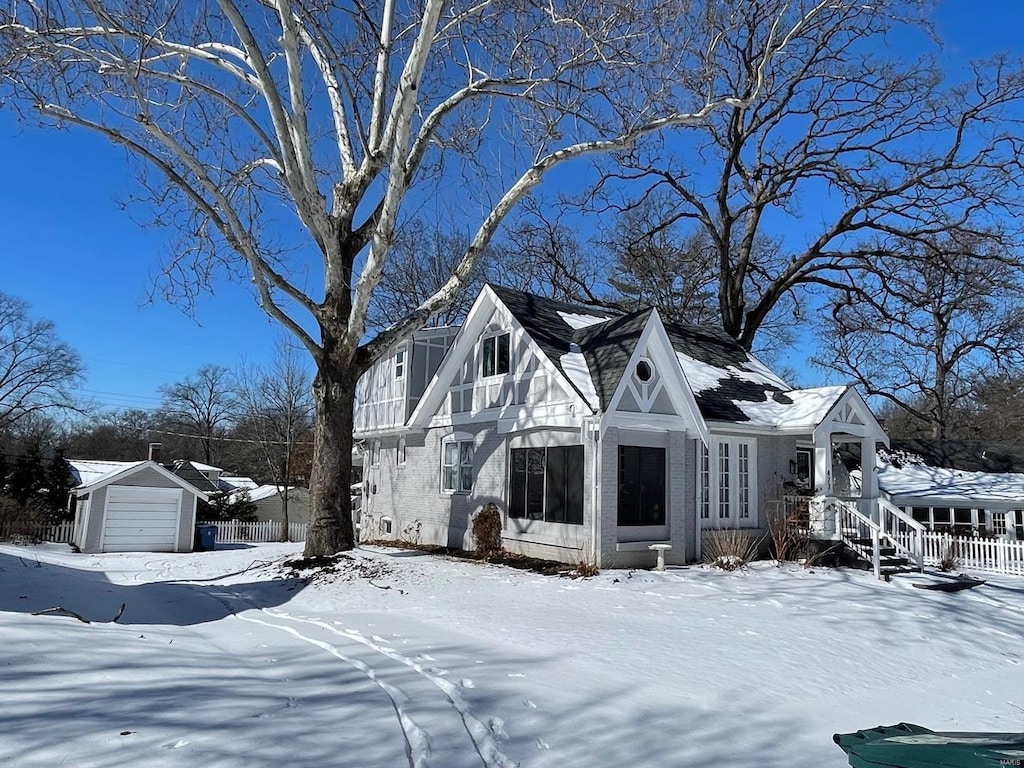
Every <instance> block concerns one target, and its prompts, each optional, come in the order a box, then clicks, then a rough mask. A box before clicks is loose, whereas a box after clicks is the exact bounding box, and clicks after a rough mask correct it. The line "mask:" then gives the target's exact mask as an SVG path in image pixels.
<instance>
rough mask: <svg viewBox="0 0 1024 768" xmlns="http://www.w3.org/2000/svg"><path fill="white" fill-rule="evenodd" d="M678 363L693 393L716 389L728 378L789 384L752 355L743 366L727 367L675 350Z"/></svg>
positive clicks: (774, 384) (775, 384)
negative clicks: (720, 366)
mask: <svg viewBox="0 0 1024 768" xmlns="http://www.w3.org/2000/svg"><path fill="white" fill-rule="evenodd" d="M676 358H677V359H678V360H679V365H681V366H682V368H683V373H684V374H686V380H687V381H688V382H689V384H690V388H691V389H692V390H693V393H694V394H695V395H696V394H699V393H701V392H704V391H705V390H708V389H718V387H719V386H720V385H721V384H722V382H724V381H726V380H728V379H740V380H742V381H749V382H751V383H753V384H766V385H768V386H770V387H778V388H779V389H789V385H788V384H786V382H784V381H783V380H782V379H780V378H779V377H778V376H776V375H775V374H774V373H772V372H771V371H770V370H768V368H767V367H766V366H765V365H764V363H762V362H761V361H759V360H757V359H756V358H754V357H748V358H747V363H746V365H745V368H739V367H737V366H734V365H730V366H728V367H727V368H719V367H718V366H716V365H712V364H711V363H705V362H704V361H703V360H698V359H697V358H695V357H691V356H690V355H688V354H686V353H685V352H678V351H677V352H676Z"/></svg>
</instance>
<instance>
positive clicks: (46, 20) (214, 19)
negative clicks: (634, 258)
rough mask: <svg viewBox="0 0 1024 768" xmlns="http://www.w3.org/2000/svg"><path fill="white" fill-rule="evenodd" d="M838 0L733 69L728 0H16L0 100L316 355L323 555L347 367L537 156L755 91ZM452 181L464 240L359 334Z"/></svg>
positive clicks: (806, 10) (342, 518)
mask: <svg viewBox="0 0 1024 768" xmlns="http://www.w3.org/2000/svg"><path fill="white" fill-rule="evenodd" d="M845 4H846V3H845V2H844V1H843V0H829V2H820V3H819V2H817V0H812V1H810V2H808V1H807V0H795V1H794V2H792V3H790V4H787V5H786V6H784V7H780V9H779V12H778V14H777V17H776V18H775V19H774V20H773V21H772V23H771V24H769V31H768V32H767V33H766V34H764V35H762V36H761V37H759V38H758V39H757V40H756V41H751V43H750V45H749V46H748V47H749V48H750V51H749V63H750V66H751V68H752V69H751V71H750V75H751V78H750V79H749V80H748V81H746V82H744V83H743V87H742V90H734V88H733V84H732V83H731V82H730V81H729V80H728V79H725V78H724V76H723V73H721V72H718V73H715V72H713V71H712V68H711V65H714V64H715V63H716V60H715V58H714V57H713V56H710V55H709V54H710V52H713V51H715V50H716V49H718V48H719V47H721V46H723V45H730V46H731V45H732V43H731V42H730V36H731V34H732V29H733V24H734V16H735V7H734V6H743V5H746V3H736V4H733V3H728V2H724V3H723V2H715V1H714V0H703V1H699V2H697V1H695V2H689V1H688V0H657V1H656V2H655V1H653V0H640V2H632V1H630V2H625V0H614V1H613V0H553V1H552V0H470V1H469V2H464V1H462V0H423V2H420V3H408V2H402V1H399V2H396V0H379V1H378V0H365V1H363V2H359V1H358V0H252V2H247V3H239V2H236V0H183V1H181V0H175V1H174V2H169V1H168V0H48V1H47V2H45V3H44V2H38V1H37V0H10V2H7V3H5V4H4V6H3V9H2V10H0V100H3V102H4V103H5V105H6V108H10V109H16V110H19V111H20V112H21V114H23V115H25V116H26V117H28V118H31V117H33V116H37V117H38V118H39V119H40V120H41V121H42V122H43V123H44V124H46V125H51V126H54V127H66V126H74V127H81V128H85V129H88V130H92V131H95V132H98V133H100V134H102V135H103V136H105V137H107V138H108V139H109V140H111V141H112V142H114V143H115V144H117V145H119V146H121V147H123V148H124V149H125V150H126V151H127V154H128V156H129V158H130V160H131V161H134V162H132V165H133V166H134V167H135V168H136V169H137V170H138V171H139V179H140V182H141V183H140V185H139V189H141V190H143V191H145V193H146V194H145V195H144V197H145V198H146V202H147V204H148V205H149V206H150V207H149V209H148V210H152V211H153V212H154V218H156V219H157V220H159V221H160V222H161V223H164V224H166V225H169V226H170V227H171V228H172V231H173V232H174V233H175V234H176V235H177V237H178V240H179V242H177V243H176V244H175V246H174V251H173V255H172V256H171V257H169V260H168V262H167V263H166V264H165V274H166V275H167V276H168V278H169V280H170V282H169V283H168V285H169V286H171V287H172V288H173V290H174V291H176V292H177V295H179V296H183V297H184V298H185V299H186V300H187V299H188V298H189V297H191V296H193V295H194V294H195V291H197V290H201V289H203V288H207V287H209V286H212V285H214V284H215V283H216V281H217V280H218V279H220V278H222V277H224V276H225V275H235V276H238V275H244V276H245V278H246V279H248V280H251V281H252V285H253V287H254V290H255V292H256V294H257V295H258V298H259V302H260V305H261V307H262V309H263V310H264V311H265V312H266V313H267V314H269V315H270V316H271V317H272V318H273V319H275V320H276V321H277V322H279V323H280V324H281V325H282V326H283V327H284V328H286V329H287V330H288V331H289V332H290V333H291V334H293V335H294V337H295V338H296V339H297V340H298V341H299V343H300V344H301V345H303V346H304V347H305V349H306V350H307V351H308V353H309V354H310V355H311V357H312V359H313V363H314V368H315V377H314V383H313V391H314V399H315V403H316V414H315V423H314V434H315V440H314V442H315V450H314V460H313V467H312V476H311V483H310V485H311V497H312V510H311V525H310V527H309V532H308V535H307V539H306V554H307V555H318V554H327V553H332V552H336V551H339V550H344V549H348V548H351V547H352V546H353V529H352V525H351V510H350V500H349V477H350V471H351V447H352V426H353V418H352V417H353V414H352V409H353V403H354V392H355V386H356V381H357V379H358V377H359V376H360V374H361V373H362V372H364V371H365V370H367V368H368V367H369V366H370V365H372V364H373V362H374V361H375V360H377V359H379V358H380V357H382V356H383V355H384V354H385V352H386V350H387V349H388V348H389V347H391V346H392V345H393V344H394V343H395V342H396V341H398V340H400V339H402V338H403V337H405V336H406V335H408V334H409V333H411V332H412V331H413V330H414V329H416V328H417V327H418V326H420V325H422V324H423V323H425V322H426V321H427V319H428V318H429V317H430V316H431V315H433V314H434V313H436V312H438V311H440V310H442V309H443V308H444V307H445V306H446V305H447V304H448V303H449V302H451V301H452V300H453V298H454V297H455V296H456V294H457V292H458V291H459V289H460V287H461V286H462V285H463V284H464V283H465V282H466V281H467V280H468V279H469V278H470V276H471V275H472V273H473V267H474V264H475V263H476V261H477V260H478V258H479V257H480V255H481V254H482V253H483V252H484V251H485V249H486V248H487V246H488V243H489V241H490V240H491V238H492V237H493V235H494V233H495V231H496V230H497V228H498V226H499V225H500V224H501V222H502V220H503V219H504V218H505V217H506V215H507V214H508V213H509V212H510V211H511V210H512V209H513V208H514V207H515V205H516V204H517V203H518V202H519V201H520V200H521V199H522V198H523V197H524V196H525V195H527V194H528V193H529V192H530V190H531V189H533V188H534V187H535V186H536V185H537V184H539V183H540V181H541V179H542V178H543V176H544V175H545V173H547V172H548V171H550V170H551V169H552V168H554V167H556V166H558V165H560V164H562V163H565V162H567V161H569V160H572V159H574V158H579V157H582V156H585V155H592V154H595V153H600V152H610V151H615V150H620V149H623V148H626V147H629V146H631V145H633V144H634V143H635V142H637V141H638V140H640V139H641V138H643V137H644V136H646V135H650V134H652V133H654V132H656V131H660V130H665V129H669V128H672V127H676V126H682V125H687V124H690V123H694V122H698V121H702V120H704V119H706V118H707V116H708V115H710V114H712V113H713V112H715V111H716V110H717V109H719V108H722V107H730V106H732V107H735V106H738V105H742V104H746V103H748V102H750V101H751V100H752V99H754V98H755V97H756V96H757V93H758V91H759V89H760V88H761V87H762V80H761V77H760V74H759V73H761V72H763V71H764V70H765V68H766V66H767V64H768V63H769V62H771V60H772V59H773V58H775V57H776V56H779V55H782V54H783V52H784V51H786V49H787V44H788V42H789V40H790V39H792V38H793V37H794V36H795V35H797V34H801V33H802V30H803V28H804V26H806V25H807V24H808V22H809V21H810V20H813V19H814V18H815V16H816V14H818V13H820V12H821V10H822V9H823V8H832V7H835V6H836V5H845ZM446 191H448V198H449V199H450V200H451V201H452V202H451V204H452V205H453V206H458V207H460V209H461V210H460V216H459V218H460V219H464V220H465V221H467V222H468V223H467V224H466V229H467V230H468V231H469V232H470V236H469V238H468V240H467V242H466V244H465V247H464V250H463V252H462V253H461V255H460V258H459V259H458V260H457V261H456V263H455V265H454V268H453V269H452V270H451V274H450V275H448V277H447V279H446V280H445V281H444V283H443V284H442V285H440V287H439V288H438V289H437V290H435V291H434V292H433V293H432V294H431V295H429V296H427V297H426V298H424V299H423V300H422V301H421V303H420V304H419V305H418V306H417V307H416V308H415V309H414V310H413V311H411V312H407V313H406V314H404V315H403V316H401V317H395V318H392V319H391V324H390V325H389V326H388V327H387V328H386V329H384V330H383V331H381V332H380V333H378V334H377V335H375V336H373V337H372V338H367V335H366V333H365V331H366V328H367V316H368V311H369V309H370V306H371V304H372V302H373V299H374V295H375V291H376V288H377V286H378V285H379V284H380V282H381V279H382V276H383V275H384V273H385V272H386V271H387V269H388V263H389V252H390V250H391V246H392V243H393V241H394V239H395V233H396V228H397V227H398V225H399V224H400V223H401V222H402V221H403V219H404V217H408V216H410V215H412V214H413V213H414V212H415V209H414V203H415V202H416V201H419V202H422V201H424V200H427V199H434V198H437V197H439V196H440V197H441V198H444V195H445V192H446ZM410 209H413V210H410Z"/></svg>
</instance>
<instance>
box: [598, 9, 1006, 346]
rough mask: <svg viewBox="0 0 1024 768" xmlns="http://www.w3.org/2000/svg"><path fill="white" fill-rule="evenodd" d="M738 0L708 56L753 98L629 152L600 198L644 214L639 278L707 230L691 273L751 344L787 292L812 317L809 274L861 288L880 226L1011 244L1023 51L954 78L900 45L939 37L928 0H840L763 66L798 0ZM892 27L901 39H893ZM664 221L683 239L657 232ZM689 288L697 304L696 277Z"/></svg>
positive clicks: (635, 261)
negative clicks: (771, 40) (853, 280)
mask: <svg viewBox="0 0 1024 768" xmlns="http://www.w3.org/2000/svg"><path fill="white" fill-rule="evenodd" d="M731 5H732V13H731V14H730V15H729V16H728V20H729V25H730V26H728V28H726V27H725V26H723V27H721V28H720V33H721V40H722V44H721V45H717V46H712V47H710V48H709V49H708V53H707V56H706V57H705V68H706V71H709V72H713V73H714V77H715V80H714V85H713V87H712V90H713V92H719V93H737V94H744V95H751V98H749V99H744V100H743V101H742V102H741V103H738V104H736V105H735V106H731V107H729V108H727V109H723V110H719V111H716V112H714V113H713V114H711V115H710V116H709V119H708V120H707V121H705V122H704V123H702V124H699V125H692V126H689V127H688V128H687V129H686V130H685V131H682V132H680V133H679V135H678V136H675V137H674V138H675V140H674V141H672V142H669V141H665V142H664V143H663V144H660V145H659V144H644V145H640V146H639V147H637V148H636V149H635V150H634V151H632V152H630V153H625V155H626V156H625V157H624V158H623V164H624V165H623V166H621V167H616V168H612V169H611V170H609V171H608V172H607V173H606V174H605V175H604V178H603V182H602V184H601V185H600V186H599V188H598V189H597V191H596V192H595V194H594V195H593V197H592V198H591V199H590V201H589V203H588V204H589V206H590V208H591V209H592V210H595V211H597V212H599V213H601V214H603V215H607V214H609V213H623V214H630V215H634V218H633V220H631V221H630V226H629V227H627V229H632V227H633V226H634V225H635V227H636V229H633V230H632V231H631V232H630V237H629V239H628V242H627V246H630V247H632V246H633V245H634V244H636V245H637V246H639V248H640V250H639V251H638V253H637V254H636V257H635V258H630V259H629V262H628V264H627V266H628V268H629V269H628V274H633V275H634V281H635V282H636V285H633V284H632V283H628V284H626V285H625V286H624V288H625V289H626V290H627V291H632V290H634V289H635V288H641V287H642V288H643V289H645V290H646V289H648V288H649V286H648V285H647V283H649V282H650V280H647V279H646V277H647V276H648V275H652V276H653V275H657V274H658V273H660V272H661V271H662V267H663V263H664V262H668V261H671V260H672V259H673V253H672V248H673V246H674V245H675V243H682V242H687V241H691V242H695V243H700V244H701V246H700V248H699V249H698V253H697V254H695V255H696V256H697V259H696V261H695V262H694V264H693V267H694V268H695V269H697V270H699V269H700V268H701V267H702V265H705V264H706V265H708V269H709V276H708V278H705V279H700V278H697V279H696V283H697V284H698V285H707V284H708V283H709V281H710V282H711V284H713V285H714V286H715V294H716V301H715V304H716V309H717V315H718V318H719V323H720V324H721V326H722V327H723V328H724V329H725V331H726V332H728V333H729V334H730V335H732V336H733V337H735V338H736V339H738V340H739V341H740V343H741V344H743V345H744V346H745V347H746V348H748V349H750V348H752V347H754V346H755V342H756V340H757V336H758V334H759V332H761V330H762V329H763V328H764V327H765V323H766V322H768V321H769V319H770V318H771V316H772V314H773V312H775V313H777V314H779V315H781V314H784V313H783V311H782V302H784V301H785V299H786V298H787V297H790V298H791V299H793V298H795V299H796V301H795V302H794V303H792V304H789V305H788V306H786V307H785V309H787V310H788V312H787V313H785V314H787V315H788V316H786V317H779V318H778V319H779V321H780V322H784V323H786V324H791V325H794V326H797V327H805V328H806V327H808V325H809V324H810V323H811V322H812V319H809V318H808V315H809V314H811V312H809V309H808V307H806V306H802V305H805V304H806V303H807V302H808V295H807V293H806V291H807V289H809V288H810V289H825V290H829V291H830V290H832V289H835V288H838V289H840V290H841V291H842V290H843V289H845V288H846V287H848V286H850V285H851V284H850V277H851V270H855V269H856V268H857V267H858V266H859V265H860V264H861V262H862V259H863V258H866V257H869V256H871V255H872V254H873V253H874V252H875V247H876V243H877V241H878V240H880V239H881V238H883V237H884V238H885V239H886V241H887V242H888V243H889V244H890V245H891V246H892V247H896V248H901V249H903V250H906V249H908V248H912V247H914V244H915V243H922V244H927V243H929V242H932V241H934V240H935V239H936V238H937V237H939V236H940V235H941V234H942V233H947V232H960V233H964V234H976V235H984V236H985V237H986V238H989V239H991V240H992V241H993V242H995V243H998V244H999V245H1001V246H1002V248H1003V249H1004V250H1005V251H1007V252H1012V251H1014V250H1015V246H1016V244H1018V243H1019V242H1020V235H1021V230H1020V226H1019V222H1021V221H1024V218H1022V217H1021V213H1022V210H1021V203H1022V198H1021V189H1022V187H1021V185H1022V180H1024V173H1022V159H1021V158H1022V157H1024V155H1022V149H1024V138H1022V136H1024V131H1022V130H1021V127H1022V126H1021V120H1020V117H1021V109H1020V107H1021V104H1022V97H1024V75H1022V70H1021V66H1020V63H1019V62H1016V61H1011V60H1009V59H1005V58H997V59H994V60H992V61H988V62H981V63H977V64H975V65H974V66H973V69H972V71H971V72H970V73H969V76H968V77H967V78H966V79H965V80H964V81H963V82H956V83H953V84H948V83H946V82H944V79H943V72H942V69H941V62H940V61H939V60H938V59H937V58H936V57H934V56H931V55H928V54H925V55H922V56H921V57H919V58H913V57H912V56H911V57H908V56H907V54H906V51H907V50H908V49H911V47H912V46H913V45H914V41H915V40H916V41H917V43H918V44H919V47H920V48H922V49H923V48H925V47H926V46H927V45H928V41H929V40H930V39H931V38H930V33H931V30H930V28H929V23H928V19H929V14H930V12H931V9H932V6H931V4H930V3H927V2H925V3H916V2H882V3H843V2H839V3H832V4H830V5H828V6H827V7H825V8H822V9H821V11H820V12H819V13H818V14H816V15H815V16H814V17H813V18H811V19H809V20H808V21H807V23H806V24H805V25H803V26H802V27H801V28H800V30H799V31H798V33H797V34H795V35H794V36H793V37H792V38H791V39H790V40H789V43H788V45H787V48H786V50H785V52H784V53H782V54H781V55H778V56H774V57H772V58H771V59H770V60H768V61H767V65H766V66H764V67H761V66H760V65H761V62H762V61H763V59H762V57H761V55H760V53H759V52H760V51H761V50H762V49H763V45H764V41H765V40H766V39H767V38H768V37H770V36H771V35H772V34H773V30H774V29H775V24H776V20H777V18H778V14H779V13H780V11H781V9H783V8H785V7H788V6H789V5H790V3H789V2H788V0H765V1H764V2H757V3H734V4H731ZM896 34H899V35H902V36H903V38H902V39H903V41H904V42H903V43H902V44H901V45H900V46H899V51H898V52H897V53H893V50H894V49H893V46H892V45H891V44H890V39H891V37H892V36H894V35H896ZM908 42H909V44H908ZM762 83H763V87H762ZM652 200H653V201H655V203H656V208H657V213H658V215H657V216H656V217H654V218H653V220H649V217H648V215H647V214H648V213H649V212H650V211H649V209H650V206H651V201H652ZM998 221H1003V222H1004V223H1005V228H1003V229H997V228H996V227H995V223H996V222H998ZM670 230H671V231H673V232H674V233H676V234H675V235H674V237H673V242H671V243H665V242H658V238H660V237H662V236H663V234H664V233H666V232H668V231H670ZM781 235H785V239H783V240H781V241H777V239H776V238H777V237H778V236H781ZM898 240H902V241H903V242H904V243H905V244H904V245H893V243H895V241H898ZM704 247H706V248H708V249H709V252H705V251H704V250H703V248H704ZM623 253H624V254H629V248H628V247H627V248H626V249H625V250H624V251H623ZM655 279H656V278H655ZM853 287H855V286H853ZM687 300H690V301H694V302H696V307H695V310H694V311H695V312H697V311H699V310H700V309H701V308H702V307H703V301H704V297H703V295H702V294H701V293H699V292H698V294H697V295H695V296H693V297H688V298H687Z"/></svg>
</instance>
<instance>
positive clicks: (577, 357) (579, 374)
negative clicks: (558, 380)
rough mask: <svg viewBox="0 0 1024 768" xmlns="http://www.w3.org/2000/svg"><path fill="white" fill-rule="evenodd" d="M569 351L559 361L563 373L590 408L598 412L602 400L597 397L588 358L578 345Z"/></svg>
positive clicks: (572, 346) (571, 346)
mask: <svg viewBox="0 0 1024 768" xmlns="http://www.w3.org/2000/svg"><path fill="white" fill-rule="evenodd" d="M569 349H570V351H569V352H568V353H566V354H564V355H562V357H561V358H560V359H559V363H560V364H561V366H562V372H563V373H565V375H566V377H567V378H568V379H569V381H570V382H571V383H572V385H573V386H575V387H576V389H578V390H579V391H580V394H581V395H583V399H584V400H586V401H587V403H588V404H589V405H590V407H591V408H593V409H595V410H597V409H598V408H600V407H601V398H599V397H598V396H597V390H596V389H594V380H593V379H592V378H591V376H590V368H589V367H588V366H587V358H586V357H585V356H584V355H583V352H581V351H580V348H579V346H578V345H576V344H572V345H570V347H569Z"/></svg>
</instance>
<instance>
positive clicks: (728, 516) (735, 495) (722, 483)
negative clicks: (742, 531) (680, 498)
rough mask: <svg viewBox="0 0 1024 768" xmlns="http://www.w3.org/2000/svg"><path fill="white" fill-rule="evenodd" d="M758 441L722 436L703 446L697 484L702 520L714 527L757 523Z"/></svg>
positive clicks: (745, 525)
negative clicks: (709, 445) (709, 446)
mask: <svg viewBox="0 0 1024 768" xmlns="http://www.w3.org/2000/svg"><path fill="white" fill-rule="evenodd" d="M756 445H757V443H756V442H754V441H753V440H741V439H738V438H719V439H715V440H713V441H712V443H711V450H708V448H707V446H704V445H702V446H701V453H700V463H699V464H698V477H697V487H698V488H699V489H700V498H699V499H698V509H699V510H700V517H701V520H704V521H707V522H706V524H709V525H711V526H713V527H734V526H740V527H748V526H756V525H757V519H756V512H757V509H756V504H757V500H756V495H755V493H754V489H755V488H756V487H757V477H756V463H755V458H756V455H757V454H756V450H755V449H756Z"/></svg>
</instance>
